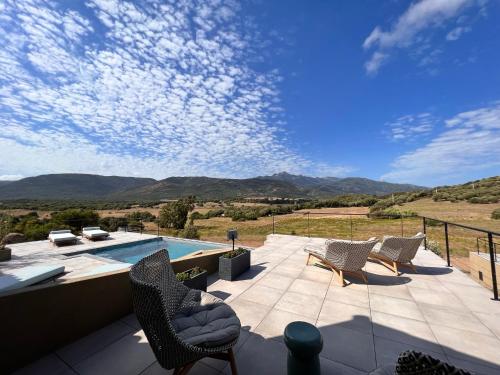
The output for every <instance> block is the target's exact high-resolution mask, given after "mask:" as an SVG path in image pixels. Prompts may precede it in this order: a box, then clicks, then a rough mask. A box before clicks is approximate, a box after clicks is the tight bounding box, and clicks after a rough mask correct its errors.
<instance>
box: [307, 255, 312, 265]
mask: <svg viewBox="0 0 500 375" xmlns="http://www.w3.org/2000/svg"><path fill="white" fill-rule="evenodd" d="M310 260H311V254H308V255H307V260H306V266H308V265H309V261H310Z"/></svg>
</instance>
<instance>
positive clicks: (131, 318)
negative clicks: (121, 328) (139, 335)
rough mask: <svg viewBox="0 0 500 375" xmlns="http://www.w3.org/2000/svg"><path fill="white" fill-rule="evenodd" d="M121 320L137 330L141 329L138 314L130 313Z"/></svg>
mask: <svg viewBox="0 0 500 375" xmlns="http://www.w3.org/2000/svg"><path fill="white" fill-rule="evenodd" d="M120 321H121V322H123V323H125V324H127V325H129V326H131V327H133V328H135V329H136V330H138V329H141V328H142V327H141V324H140V323H139V321H138V320H137V316H135V314H129V315H127V316H126V317H124V318H122V319H120Z"/></svg>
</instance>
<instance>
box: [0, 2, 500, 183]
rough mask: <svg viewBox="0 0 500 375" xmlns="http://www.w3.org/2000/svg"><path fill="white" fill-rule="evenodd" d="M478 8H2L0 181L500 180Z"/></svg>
mask: <svg viewBox="0 0 500 375" xmlns="http://www.w3.org/2000/svg"><path fill="white" fill-rule="evenodd" d="M499 11H500V6H499V4H498V3H496V2H494V1H486V0H420V1H415V2H413V3H411V4H410V3H408V2H400V1H398V2H394V1H387V2H385V3H381V2H379V1H374V0H367V1H365V4H363V5H360V3H359V2H315V1H313V2H303V1H287V2H281V1H276V2H261V1H237V0H212V1H201V0H200V1H183V0H181V1H178V0H176V1H174V0H172V1H165V0H162V1H159V0H158V1H155V0H144V1H118V0H108V1H105V0H87V1H73V2H57V1H41V0H38V1H35V0H24V1H10V0H7V1H5V2H2V3H0V83H1V84H0V150H1V151H0V152H1V155H2V157H1V158H0V179H2V178H3V179H8V178H19V177H22V176H31V175H38V174H43V173H64V172H82V173H97V174H106V175H111V174H114V175H129V176H148V177H154V178H164V177H167V176H172V175H209V176H228V177H248V176H255V175H263V174H270V173H275V172H281V171H288V172H290V173H302V174H308V175H330V176H331V175H333V176H346V175H359V176H364V177H369V178H374V179H384V180H388V181H394V182H412V183H417V184H421V185H435V184H444V183H454V182H460V181H465V180H468V179H475V178H479V177H484V176H488V175H493V174H498V171H499V170H500V168H499V167H500V90H499V87H500V74H499V73H500V71H499V68H498V67H499V66H500V64H499V63H500V52H499V51H500V32H499V31H500V26H499V25H500V22H499V21H500V13H499Z"/></svg>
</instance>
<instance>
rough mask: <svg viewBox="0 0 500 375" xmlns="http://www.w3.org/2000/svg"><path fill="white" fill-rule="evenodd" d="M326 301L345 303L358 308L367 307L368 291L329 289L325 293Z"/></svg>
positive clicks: (347, 288)
mask: <svg viewBox="0 0 500 375" xmlns="http://www.w3.org/2000/svg"><path fill="white" fill-rule="evenodd" d="M325 298H326V299H327V300H330V301H336V302H341V303H347V304H349V305H355V306H359V307H366V308H368V307H369V298H368V290H363V289H352V288H349V287H344V288H342V287H330V288H328V292H327V293H326V297H325Z"/></svg>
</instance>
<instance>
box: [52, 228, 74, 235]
mask: <svg viewBox="0 0 500 375" xmlns="http://www.w3.org/2000/svg"><path fill="white" fill-rule="evenodd" d="M63 233H71V230H69V229H61V230H51V231H50V233H49V234H63Z"/></svg>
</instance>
